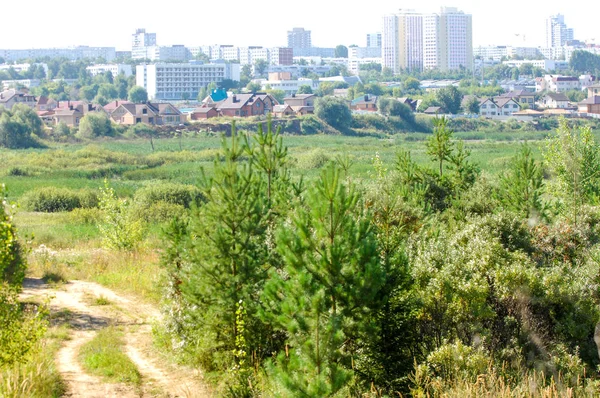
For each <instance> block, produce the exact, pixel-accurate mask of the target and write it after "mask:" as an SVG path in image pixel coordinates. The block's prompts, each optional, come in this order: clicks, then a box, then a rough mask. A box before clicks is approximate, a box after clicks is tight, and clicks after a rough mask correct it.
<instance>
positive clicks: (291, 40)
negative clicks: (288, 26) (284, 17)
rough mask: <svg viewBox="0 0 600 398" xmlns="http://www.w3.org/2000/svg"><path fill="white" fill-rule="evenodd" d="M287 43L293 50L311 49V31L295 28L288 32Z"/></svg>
mask: <svg viewBox="0 0 600 398" xmlns="http://www.w3.org/2000/svg"><path fill="white" fill-rule="evenodd" d="M287 43H288V47H291V48H293V49H300V48H311V47H312V40H311V37H310V30H304V28H294V29H292V30H290V31H288V32H287Z"/></svg>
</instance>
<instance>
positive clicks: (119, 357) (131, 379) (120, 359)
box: [79, 327, 142, 385]
mask: <svg viewBox="0 0 600 398" xmlns="http://www.w3.org/2000/svg"><path fill="white" fill-rule="evenodd" d="M124 345H125V344H124V341H123V333H122V332H120V331H119V330H118V329H115V328H114V327H108V328H106V329H102V330H100V331H98V333H96V336H95V337H94V338H93V339H92V340H91V341H89V342H87V343H86V344H84V345H83V346H82V347H81V350H80V352H79V357H80V358H81V362H82V363H83V366H84V367H85V369H86V370H88V371H89V372H90V373H92V374H95V375H98V376H102V377H103V378H104V379H106V380H107V381H110V382H120V383H130V384H134V385H140V384H141V382H142V376H141V374H140V372H139V370H138V369H137V367H136V366H135V364H134V363H133V362H132V361H131V359H129V357H128V356H127V354H125V353H124V352H123V346H124Z"/></svg>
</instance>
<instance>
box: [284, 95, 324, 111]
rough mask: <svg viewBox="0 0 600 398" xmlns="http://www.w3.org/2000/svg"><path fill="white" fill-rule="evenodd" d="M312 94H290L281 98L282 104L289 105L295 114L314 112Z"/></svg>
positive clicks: (314, 97) (313, 97)
mask: <svg viewBox="0 0 600 398" xmlns="http://www.w3.org/2000/svg"><path fill="white" fill-rule="evenodd" d="M316 98H317V97H316V96H315V95H314V94H292V95H291V96H290V97H286V98H284V99H283V102H284V104H286V105H289V106H290V107H291V108H292V109H293V110H294V112H295V113H296V114H297V115H306V114H309V113H314V111H315V99H316Z"/></svg>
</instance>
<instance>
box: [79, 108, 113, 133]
mask: <svg viewBox="0 0 600 398" xmlns="http://www.w3.org/2000/svg"><path fill="white" fill-rule="evenodd" d="M112 135H114V129H113V127H112V125H111V123H110V119H109V118H108V116H106V114H104V113H95V112H92V113H88V114H87V115H85V116H84V117H83V118H81V121H80V122H79V131H78V132H77V136H78V137H81V138H96V137H104V136H112Z"/></svg>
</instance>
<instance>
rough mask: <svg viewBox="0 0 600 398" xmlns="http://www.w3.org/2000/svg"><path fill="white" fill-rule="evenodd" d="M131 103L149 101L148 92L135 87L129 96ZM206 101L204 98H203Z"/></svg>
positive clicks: (142, 88)
mask: <svg viewBox="0 0 600 398" xmlns="http://www.w3.org/2000/svg"><path fill="white" fill-rule="evenodd" d="M127 98H128V99H129V101H131V102H133V103H134V104H141V103H144V102H147V101H148V92H147V91H146V89H145V88H144V87H140V86H133V87H132V88H131V89H130V90H129V93H128V94H127ZM203 99H204V98H203Z"/></svg>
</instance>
